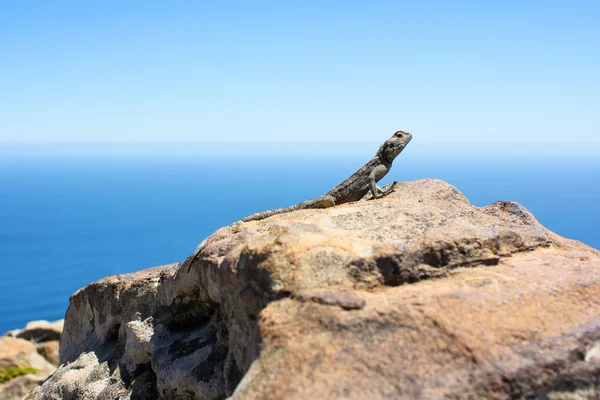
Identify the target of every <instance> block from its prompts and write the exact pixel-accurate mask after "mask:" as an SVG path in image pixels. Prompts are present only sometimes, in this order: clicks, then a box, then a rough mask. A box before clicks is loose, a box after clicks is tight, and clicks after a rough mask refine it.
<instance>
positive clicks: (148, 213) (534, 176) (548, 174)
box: [0, 144, 600, 334]
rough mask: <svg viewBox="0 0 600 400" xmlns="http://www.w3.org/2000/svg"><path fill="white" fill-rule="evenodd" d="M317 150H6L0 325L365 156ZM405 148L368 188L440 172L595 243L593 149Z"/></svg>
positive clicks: (51, 315) (598, 182) (327, 178)
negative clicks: (450, 151) (532, 152)
mask: <svg viewBox="0 0 600 400" xmlns="http://www.w3.org/2000/svg"><path fill="white" fill-rule="evenodd" d="M327 146H328V145H327V144H320V145H317V147H318V149H317V150H319V151H312V152H310V148H308V149H306V148H305V149H304V150H306V151H309V153H303V150H302V149H300V150H298V151H294V152H288V153H281V152H278V151H274V152H273V153H268V152H262V153H261V152H256V153H254V152H252V151H250V150H248V149H244V148H240V149H238V150H237V151H228V150H227V148H224V147H223V146H219V145H215V146H204V147H202V146H201V145H196V147H200V148H199V149H198V151H191V150H190V149H189V148H188V149H187V151H183V152H172V153H169V152H168V151H167V152H166V153H167V154H163V152H161V151H160V150H161V148H162V145H159V146H158V147H157V148H154V150H153V151H147V152H145V151H141V152H135V151H133V152H131V154H130V153H128V151H129V150H131V148H129V150H128V148H125V149H121V150H119V151H112V152H107V153H104V152H103V151H88V152H86V151H83V152H80V151H67V152H61V151H56V149H54V151H50V150H47V149H44V148H38V149H37V150H36V151H23V148H22V147H18V146H17V147H15V146H13V147H10V146H9V148H7V147H6V146H5V148H4V149H3V151H1V150H2V149H0V271H1V274H2V279H0V334H2V333H3V332H5V331H7V330H9V329H15V328H20V327H23V326H24V325H25V323H26V322H28V321H30V320H35V319H47V320H56V319H60V318H63V317H64V314H65V311H66V308H67V306H68V301H69V296H70V295H71V294H72V293H73V292H75V291H76V290H77V289H79V288H81V287H83V286H84V285H86V284H88V283H90V282H93V281H95V280H97V279H99V278H102V277H104V276H108V275H114V274H118V273H127V272H133V271H138V270H140V269H144V268H149V267H152V266H157V265H162V264H167V263H172V262H177V261H180V260H183V259H185V258H186V257H187V256H188V255H189V254H190V253H192V252H193V251H194V249H195V248H196V246H197V245H198V244H199V243H200V242H201V241H202V240H203V239H204V238H206V237H207V236H208V235H210V234H211V233H212V232H214V231H215V230H216V229H218V228H219V227H221V226H224V225H227V224H230V223H231V222H233V221H236V220H238V219H239V218H241V217H244V216H246V215H248V214H251V213H253V212H257V211H262V210H265V209H270V208H275V207H283V206H288V205H292V204H295V203H297V202H300V201H302V200H306V199H308V198H312V197H315V196H318V195H320V194H322V193H323V192H325V191H327V190H329V189H330V188H331V187H333V186H334V185H336V184H337V183H339V182H340V181H341V180H343V179H344V178H345V177H347V176H348V175H349V174H351V173H352V172H354V171H355V170H356V169H357V168H358V167H360V166H361V165H362V164H363V163H364V162H366V161H367V160H368V159H369V158H370V157H371V156H372V153H374V148H373V147H369V148H368V149H365V150H364V151H363V149H360V148H359V149H355V151H353V152H350V153H348V154H345V153H344V152H343V151H336V152H333V155H332V154H330V153H332V152H330V151H328V149H327ZM166 147H167V148H168V146H166ZM300 147H301V146H300ZM101 150H102V149H101ZM105 150H106V149H105ZM171 150H172V149H171ZM313 150H314V149H313ZM367 150H368V151H367ZM408 150H409V148H407V151H405V153H406V155H404V154H403V155H401V156H400V157H399V158H398V159H397V160H396V162H395V163H394V168H393V169H392V171H391V172H390V173H389V174H388V176H387V177H386V178H385V179H384V180H383V181H382V182H380V184H385V183H389V182H391V181H393V180H402V181H409V180H416V179H421V178H439V179H442V180H445V181H447V182H449V183H451V184H453V185H455V186H456V187H457V188H458V189H459V190H460V191H462V192H463V193H464V194H465V195H466V196H467V198H468V199H469V200H470V201H471V203H473V204H475V205H477V206H483V205H487V204H490V203H493V202H495V201H497V200H513V201H517V202H519V203H521V204H522V205H524V206H525V207H527V208H528V209H529V210H530V211H531V212H532V213H533V214H534V215H535V216H536V217H537V219H538V220H539V221H540V222H541V223H542V224H543V225H545V226H546V227H547V228H549V229H551V230H552V231H554V232H556V233H558V234H560V235H562V236H566V237H569V238H572V239H577V240H580V241H582V242H584V243H586V244H588V245H590V246H592V247H595V248H600V234H599V233H598V229H599V227H600V213H599V205H600V160H599V159H598V157H594V156H591V155H588V156H579V157H578V156H560V155H556V154H550V155H548V154H546V155H538V156H528V155H526V154H524V153H523V154H517V155H514V156H506V155H484V154H478V155H469V154H467V153H463V154H455V155H440V153H437V154H429V155H428V154H427V153H418V154H417V153H414V154H410V152H409V151H408ZM169 154H170V155H169ZM307 154H310V156H307Z"/></svg>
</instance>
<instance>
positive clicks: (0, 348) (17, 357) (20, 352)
mask: <svg viewBox="0 0 600 400" xmlns="http://www.w3.org/2000/svg"><path fill="white" fill-rule="evenodd" d="M11 367H16V368H19V369H20V370H25V369H26V368H34V369H35V370H36V372H35V373H27V374H25V375H20V376H17V377H15V378H13V379H11V380H9V381H6V382H4V383H0V399H3V400H12V399H21V398H22V397H23V396H24V395H25V394H27V393H28V392H29V391H30V390H32V389H33V388H34V387H36V386H37V385H39V384H40V383H42V382H43V381H44V379H46V378H47V377H48V375H50V374H51V373H52V372H53V371H54V369H55V368H56V367H55V366H53V365H52V364H50V363H49V362H48V361H46V360H45V359H44V357H42V356H41V355H39V354H38V353H37V351H36V346H35V344H33V343H31V342H29V341H27V340H23V339H18V338H13V337H9V336H3V337H0V372H2V374H5V373H6V371H8V370H9V369H10V368H11Z"/></svg>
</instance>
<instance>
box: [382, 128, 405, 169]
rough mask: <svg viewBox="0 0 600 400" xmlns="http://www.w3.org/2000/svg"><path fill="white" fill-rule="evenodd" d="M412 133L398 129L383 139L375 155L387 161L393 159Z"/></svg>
mask: <svg viewBox="0 0 600 400" xmlns="http://www.w3.org/2000/svg"><path fill="white" fill-rule="evenodd" d="M411 139H412V135H411V134H410V133H408V132H404V131H398V132H396V133H394V134H393V135H392V137H391V138H389V139H388V140H386V141H385V143H383V144H382V145H381V147H380V148H379V151H377V155H378V156H379V157H380V158H382V159H383V160H385V161H387V162H390V163H391V162H392V161H394V158H396V156H397V155H398V154H400V153H401V152H402V150H404V148H405V147H406V145H407V144H408V142H410V140H411Z"/></svg>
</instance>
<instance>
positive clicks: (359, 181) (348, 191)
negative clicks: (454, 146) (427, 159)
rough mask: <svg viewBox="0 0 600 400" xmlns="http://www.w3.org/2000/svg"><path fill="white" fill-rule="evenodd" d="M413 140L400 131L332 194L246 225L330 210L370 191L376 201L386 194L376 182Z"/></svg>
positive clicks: (268, 213)
mask: <svg viewBox="0 0 600 400" xmlns="http://www.w3.org/2000/svg"><path fill="white" fill-rule="evenodd" d="M411 139H412V135H411V134H410V133H408V132H403V131H398V132H396V133H394V134H393V135H392V137H391V138H389V139H388V140H386V141H385V142H384V143H383V144H382V145H381V147H380V148H379V150H378V151H377V154H375V157H373V158H372V159H371V160H370V161H369V162H367V163H366V164H365V165H363V166H362V167H361V168H360V169H359V170H358V171H356V172H355V173H353V174H352V175H351V176H350V177H349V178H348V179H346V180H345V181H343V182H342V183H340V184H339V185H337V186H336V187H334V188H333V189H331V190H330V191H329V192H327V193H325V194H324V195H322V196H319V197H317V198H314V199H312V200H307V201H303V202H302V203H299V204H296V205H293V206H291V207H285V208H277V209H274V210H267V211H262V212H259V213H256V214H252V215H249V216H247V217H245V218H242V221H243V222H248V221H256V220H260V219H264V218H268V217H270V216H273V215H276V214H283V213H288V212H292V211H296V210H304V209H307V208H328V207H333V206H335V205H338V204H344V203H349V202H352V201H358V200H360V199H361V198H363V196H365V195H366V194H367V193H368V192H371V194H372V195H373V198H378V197H381V196H382V195H383V191H382V190H381V188H380V187H379V186H377V182H379V181H380V180H381V179H382V178H383V177H384V176H385V175H386V174H387V173H388V172H389V171H390V169H391V168H392V162H393V161H394V159H395V158H396V157H397V156H398V154H400V153H401V152H402V150H404V148H405V147H406V145H407V144H408V143H409V142H410V140H411Z"/></svg>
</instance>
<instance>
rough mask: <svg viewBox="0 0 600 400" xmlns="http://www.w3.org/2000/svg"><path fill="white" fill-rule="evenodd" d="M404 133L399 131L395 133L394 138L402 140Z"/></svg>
mask: <svg viewBox="0 0 600 400" xmlns="http://www.w3.org/2000/svg"><path fill="white" fill-rule="evenodd" d="M403 133H404V132H402V131H398V132H396V133H394V136H396V137H399V138H401V137H402V134H403Z"/></svg>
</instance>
